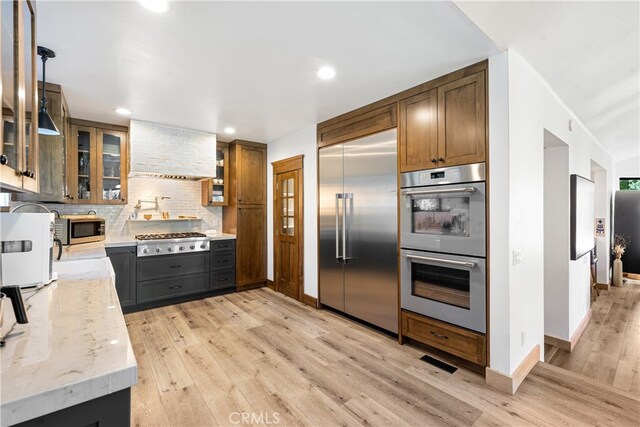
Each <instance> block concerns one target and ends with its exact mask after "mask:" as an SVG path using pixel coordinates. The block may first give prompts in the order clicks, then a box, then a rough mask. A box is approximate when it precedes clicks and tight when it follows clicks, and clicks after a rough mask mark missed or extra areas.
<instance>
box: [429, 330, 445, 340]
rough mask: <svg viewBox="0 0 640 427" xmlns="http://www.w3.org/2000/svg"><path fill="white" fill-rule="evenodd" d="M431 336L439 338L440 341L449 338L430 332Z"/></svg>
mask: <svg viewBox="0 0 640 427" xmlns="http://www.w3.org/2000/svg"><path fill="white" fill-rule="evenodd" d="M431 335H433V336H434V337H437V338H440V339H442V340H448V339H449V337H448V336H446V335H442V334H438V333H437V332H433V331H431Z"/></svg>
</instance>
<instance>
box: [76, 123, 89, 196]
mask: <svg viewBox="0 0 640 427" xmlns="http://www.w3.org/2000/svg"><path fill="white" fill-rule="evenodd" d="M90 148H91V134H90V133H89V132H87V131H83V130H80V131H78V148H77V150H78V165H77V166H78V199H82V200H87V199H90V198H91V180H90V179H89V177H90V175H91V158H90Z"/></svg>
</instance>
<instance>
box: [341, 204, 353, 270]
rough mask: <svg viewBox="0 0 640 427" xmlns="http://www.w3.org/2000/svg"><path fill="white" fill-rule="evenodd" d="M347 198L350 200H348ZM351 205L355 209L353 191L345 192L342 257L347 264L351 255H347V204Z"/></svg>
mask: <svg viewBox="0 0 640 427" xmlns="http://www.w3.org/2000/svg"><path fill="white" fill-rule="evenodd" d="M347 200H348V201H349V202H347ZM349 205H351V210H352V211H353V193H344V194H343V195H342V259H343V260H344V263H345V264H346V263H347V262H348V261H349V260H350V259H351V257H350V256H348V255H347V227H348V224H349V223H348V221H347V206H349Z"/></svg>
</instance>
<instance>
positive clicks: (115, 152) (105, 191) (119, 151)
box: [97, 129, 127, 204]
mask: <svg viewBox="0 0 640 427" xmlns="http://www.w3.org/2000/svg"><path fill="white" fill-rule="evenodd" d="M97 136H98V171H99V173H100V180H99V182H98V186H99V188H98V197H99V198H100V203H105V204H121V203H124V202H125V201H126V185H127V171H126V168H124V167H122V166H123V165H125V163H124V162H123V160H124V159H126V158H127V135H126V134H125V133H124V132H117V131H111V130H103V129H98V134H97Z"/></svg>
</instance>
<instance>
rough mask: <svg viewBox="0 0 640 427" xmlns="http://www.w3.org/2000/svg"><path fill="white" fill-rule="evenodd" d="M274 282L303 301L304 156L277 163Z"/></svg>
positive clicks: (274, 167)
mask: <svg viewBox="0 0 640 427" xmlns="http://www.w3.org/2000/svg"><path fill="white" fill-rule="evenodd" d="M273 184H274V189H273V190H274V191H273V195H274V200H273V209H274V212H273V218H274V227H273V230H274V239H273V243H274V269H273V271H274V285H275V289H276V291H278V292H281V293H283V294H285V295H287V296H289V297H291V298H294V299H296V300H298V301H302V296H303V295H304V292H303V274H302V273H303V267H302V266H303V252H302V250H303V247H302V244H303V243H302V242H303V238H302V236H303V233H302V225H303V219H302V218H303V194H302V192H303V187H302V156H299V157H297V158H292V159H287V160H283V161H280V162H274V163H273Z"/></svg>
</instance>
